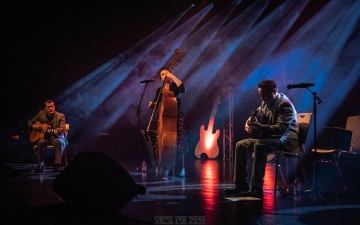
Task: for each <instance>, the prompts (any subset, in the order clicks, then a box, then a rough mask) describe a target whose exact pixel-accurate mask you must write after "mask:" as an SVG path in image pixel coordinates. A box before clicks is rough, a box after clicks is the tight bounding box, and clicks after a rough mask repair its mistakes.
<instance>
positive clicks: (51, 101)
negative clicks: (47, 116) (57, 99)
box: [44, 99, 54, 106]
mask: <svg viewBox="0 0 360 225" xmlns="http://www.w3.org/2000/svg"><path fill="white" fill-rule="evenodd" d="M47 103H54V101H53V100H50V99H48V100H46V101H45V102H44V105H45V106H46V104H47Z"/></svg>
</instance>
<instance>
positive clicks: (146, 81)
mask: <svg viewBox="0 0 360 225" xmlns="http://www.w3.org/2000/svg"><path fill="white" fill-rule="evenodd" d="M154 81H155V79H154V78H153V79H149V80H142V81H140V83H150V82H154Z"/></svg>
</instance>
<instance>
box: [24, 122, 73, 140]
mask: <svg viewBox="0 0 360 225" xmlns="http://www.w3.org/2000/svg"><path fill="white" fill-rule="evenodd" d="M34 125H38V126H39V128H38V129H36V130H31V133H30V141H31V142H37V141H38V140H39V139H40V138H44V135H45V133H55V132H56V129H48V125H47V124H42V123H40V122H39V121H36V122H35V123H34ZM66 131H69V130H66V129H61V132H66Z"/></svg>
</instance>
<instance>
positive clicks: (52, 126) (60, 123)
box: [27, 100, 68, 172]
mask: <svg viewBox="0 0 360 225" xmlns="http://www.w3.org/2000/svg"><path fill="white" fill-rule="evenodd" d="M27 125H28V127H29V129H31V130H32V132H31V134H30V140H31V141H33V142H37V159H38V162H37V163H38V167H37V170H36V172H44V170H45V164H44V149H45V148H46V146H48V145H54V146H55V163H54V168H53V171H54V172H60V171H61V170H62V169H61V167H60V165H61V159H62V153H63V151H64V149H65V147H66V145H67V144H68V142H67V140H66V137H65V135H64V132H65V130H66V127H65V115H64V114H62V113H59V112H56V111H55V104H54V102H53V101H52V100H46V101H45V110H40V112H39V113H38V114H37V115H36V116H35V117H34V118H32V119H31V120H29V121H28V122H27Z"/></svg>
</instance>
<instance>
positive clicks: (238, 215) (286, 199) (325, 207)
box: [0, 156, 360, 225]
mask: <svg viewBox="0 0 360 225" xmlns="http://www.w3.org/2000/svg"><path fill="white" fill-rule="evenodd" d="M356 157H358V156H356ZM310 164H311V163H310ZM342 165H343V167H342V168H343V174H344V178H345V182H346V186H347V188H346V189H343V187H341V183H340V184H338V185H335V181H336V178H335V177H331V176H330V178H329V179H328V180H327V179H319V182H318V184H319V187H320V190H321V192H320V193H321V195H322V196H323V198H324V200H325V202H323V201H322V200H321V198H320V197H319V196H318V194H317V193H311V192H306V190H307V189H308V188H307V187H306V184H305V182H304V180H303V178H302V176H301V174H299V178H300V180H301V181H302V193H301V197H300V198H299V199H296V200H295V199H294V196H293V194H292V193H293V191H292V188H291V183H292V181H290V180H289V181H288V185H289V187H290V188H289V191H288V192H286V190H285V189H284V188H279V189H278V191H277V195H276V196H275V197H274V192H273V186H274V172H275V166H274V165H273V162H272V161H270V162H268V165H267V169H266V176H265V186H264V196H263V199H257V198H243V197H239V195H238V194H224V191H223V190H224V189H225V188H230V187H232V186H233V183H232V174H233V172H232V170H233V165H232V163H231V161H223V160H221V159H216V160H202V159H187V160H186V178H178V177H177V176H176V174H171V175H170V176H169V177H167V179H163V178H162V177H161V176H159V175H157V174H155V173H154V172H153V171H154V170H153V169H152V168H151V165H148V172H147V173H142V172H141V171H140V172H139V171H136V166H134V165H131V164H121V166H122V167H123V168H124V169H126V170H127V171H128V173H129V175H130V176H131V177H132V178H133V180H134V181H135V182H136V183H137V184H140V185H143V186H145V187H146V194H144V195H138V196H137V197H136V198H134V199H132V200H131V201H130V202H129V203H128V204H127V205H126V206H125V207H124V208H122V209H121V210H120V211H119V212H118V214H117V215H114V216H107V217H100V216H97V215H96V213H92V214H91V215H86V214H82V215H79V214H77V213H75V212H72V211H71V210H69V208H67V206H66V203H64V201H63V200H62V199H61V198H60V197H59V195H58V194H57V193H56V192H55V191H54V190H53V189H52V182H53V181H54V179H55V178H56V177H57V176H58V175H59V173H54V172H52V167H51V166H49V167H46V171H45V172H43V173H36V172H32V165H31V164H11V165H9V164H8V165H7V167H8V168H11V169H15V170H16V171H17V172H19V173H20V174H19V175H17V176H11V177H9V178H7V179H6V180H5V181H4V182H2V183H1V185H0V190H1V191H0V193H1V214H2V215H1V221H2V224H292V225H296V224H327V225H329V224H360V217H359V212H360V194H359V190H360V182H359V176H358V175H359V172H358V171H354V169H356V168H359V167H358V165H355V166H352V167H351V166H349V165H347V164H346V163H342ZM290 167H291V166H290ZM318 168H319V169H318V173H319V175H318V176H319V177H320V178H324V177H326V176H325V173H326V174H329V170H331V169H328V168H327V167H326V166H322V165H319V167H318ZM311 170H312V168H309V167H308V166H307V167H306V172H307V174H308V178H309V182H310V186H312V176H311V172H312V171H311ZM333 172H334V171H333ZM309 173H310V174H309ZM330 174H334V175H335V174H336V173H335V172H334V173H332V172H331V173H330ZM103 176H104V177H107V176H108V175H107V174H103ZM289 177H291V176H289ZM288 179H292V178H288ZM278 186H282V182H281V179H280V178H279V181H278ZM310 188H311V187H310ZM323 189H324V190H323ZM325 189H326V191H329V192H325ZM100 210H101V209H100V208H99V211H100ZM95 211H96V210H95ZM4 222H5V223H4Z"/></svg>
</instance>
